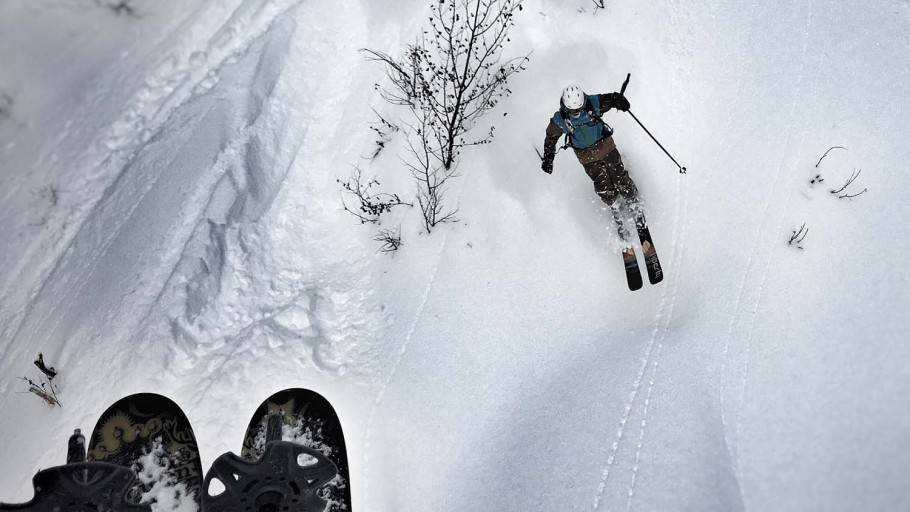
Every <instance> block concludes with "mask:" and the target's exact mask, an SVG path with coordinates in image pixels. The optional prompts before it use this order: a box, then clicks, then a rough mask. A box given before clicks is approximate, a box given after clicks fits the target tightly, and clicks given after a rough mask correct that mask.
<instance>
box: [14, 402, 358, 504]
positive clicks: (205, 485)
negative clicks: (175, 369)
mask: <svg viewBox="0 0 910 512" xmlns="http://www.w3.org/2000/svg"><path fill="white" fill-rule="evenodd" d="M86 449H87V454H86ZM86 455H88V460H89V462H87V461H86ZM349 482H350V479H349V474H348V461H347V453H346V450H345V444H344V435H343V434H342V431H341V424H340V422H339V420H338V416H337V415H336V413H335V410H334V409H333V408H332V406H331V404H329V402H328V401H327V400H326V399H325V398H323V397H322V396H321V395H319V394H318V393H316V392H313V391H310V390H306V389H300V388H293V389H286V390H284V391H279V392H278V393H275V394H273V395H272V396H270V397H269V398H267V399H266V400H265V401H264V402H262V404H261V405H260V406H259V408H258V409H256V412H255V413H254V414H253V417H252V419H251V420H250V423H249V426H248V428H247V431H246V434H245V435H244V438H243V447H242V450H241V454H240V456H237V455H235V454H233V453H226V454H224V455H222V456H221V457H218V459H216V460H215V462H214V463H213V464H212V467H211V469H210V470H209V472H208V474H206V475H204V478H203V473H202V464H201V461H200V458H199V448H198V446H197V444H196V437H195V434H194V433H193V429H192V427H191V426H190V423H189V420H188V419H187V417H186V415H185V414H184V413H183V411H182V410H181V409H180V407H179V406H178V405H177V404H175V403H174V402H173V401H171V400H170V399H168V398H167V397H164V396H161V395H157V394H154V393H139V394H136V395H131V396H128V397H126V398H123V399H121V400H119V401H117V402H116V403H114V404H113V405H112V406H110V407H109V408H108V409H107V410H106V411H105V412H104V413H103V414H102V415H101V417H100V419H99V420H98V423H97V425H96V426H95V429H94V430H93V431H92V433H91V437H90V441H89V443H88V445H87V446H86V442H85V437H84V436H82V434H81V433H80V431H79V430H78V429H77V430H76V432H75V434H73V436H72V437H70V442H69V447H68V451H67V464H66V465H64V466H57V467H53V468H49V469H46V470H43V471H39V472H38V474H36V475H35V477H34V479H33V484H34V487H35V497H34V498H33V499H32V500H31V501H30V502H28V503H23V504H19V505H8V504H2V503H0V512H8V511H10V512H11V511H29V512H52V511H53V512H60V511H68V512H90V511H91V512H97V511H105V512H127V511H132V512H150V511H151V510H153V509H152V508H151V507H150V503H151V504H154V503H156V502H157V504H158V508H159V509H162V507H164V508H167V509H168V510H171V509H175V510H176V509H177V507H178V504H179V509H180V510H187V509H193V510H202V511H203V512H235V511H236V512H240V511H252V512H278V511H289V512H340V511H342V510H343V511H348V512H349V511H350V510H351V490H350V485H349ZM187 502H188V503H187Z"/></svg>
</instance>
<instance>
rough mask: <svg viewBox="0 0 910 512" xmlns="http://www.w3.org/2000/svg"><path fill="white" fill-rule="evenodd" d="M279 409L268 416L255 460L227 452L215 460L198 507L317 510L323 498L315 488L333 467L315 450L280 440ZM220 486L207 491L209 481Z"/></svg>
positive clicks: (232, 511)
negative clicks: (263, 442) (221, 488)
mask: <svg viewBox="0 0 910 512" xmlns="http://www.w3.org/2000/svg"><path fill="white" fill-rule="evenodd" d="M283 422H284V420H283V414H281V413H280V412H274V413H272V414H270V415H269V418H268V428H267V434H266V445H265V449H264V451H263V453H262V456H261V457H260V458H259V460H256V461H247V460H244V459H242V458H240V457H238V456H237V455H235V454H233V453H225V454H224V455H222V456H220V457H218V458H217V459H215V462H214V463H212V468H211V469H210V470H209V472H208V473H207V474H206V476H205V482H204V483H203V484H202V489H203V496H202V509H203V510H213V511H214V510H217V511H219V512H241V511H248V510H258V511H261V512H271V511H276V512H277V511H279V510H281V511H289V512H316V511H318V512H321V511H323V510H326V506H327V505H328V501H327V500H326V499H325V498H323V497H322V496H320V495H319V490H320V489H322V487H323V486H325V485H326V484H328V483H329V482H331V481H332V480H333V479H334V478H335V477H336V476H337V475H338V468H337V467H336V466H335V464H334V463H333V462H332V461H331V460H329V459H328V457H326V456H325V455H323V454H322V453H321V452H319V451H317V450H313V449H311V448H306V447H304V446H301V445H299V444H294V443H290V442H287V441H281V424H282V423H283ZM215 481H219V482H221V484H222V485H223V486H224V491H222V492H220V493H216V494H214V495H213V489H212V485H213V483H214V482H215Z"/></svg>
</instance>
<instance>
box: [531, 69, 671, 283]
mask: <svg viewBox="0 0 910 512" xmlns="http://www.w3.org/2000/svg"><path fill="white" fill-rule="evenodd" d="M623 88H625V87H623ZM613 108H615V109H617V110H620V111H623V112H626V111H628V110H629V108H630V106H629V100H628V99H626V97H625V96H624V95H623V94H622V93H621V92H613V93H608V94H593V95H588V94H585V93H584V91H582V90H581V88H579V87H578V86H575V85H570V86H568V87H566V88H565V89H564V90H563V92H562V97H561V99H560V108H559V110H558V111H556V113H554V114H553V117H552V118H550V124H549V125H548V126H547V134H546V138H545V139H544V153H543V159H542V162H541V168H542V169H543V171H544V172H545V173H547V174H552V173H553V158H554V157H555V156H556V145H557V144H558V143H559V137H560V136H562V135H565V136H566V145H565V147H571V148H572V149H573V150H574V152H575V156H576V158H578V161H579V163H581V165H582V166H583V167H584V169H585V172H586V173H587V174H588V177H589V178H591V181H593V182H594V191H595V192H597V195H598V196H600V199H601V200H602V201H603V202H604V203H605V204H606V205H607V206H609V207H610V211H611V212H612V214H613V220H614V222H615V223H616V228H617V231H618V232H619V237H620V239H621V240H622V242H623V244H625V247H624V248H623V251H622V253H623V261H624V263H625V266H626V275H627V278H628V280H629V288H630V289H632V290H636V289H638V288H640V287H641V274H640V272H639V270H638V262H637V260H636V258H635V251H634V249H633V248H632V246H631V245H630V243H629V232H628V230H627V229H626V227H625V226H624V225H623V215H622V210H623V207H625V209H626V210H627V211H628V213H630V214H631V215H632V216H633V217H634V219H635V224H636V228H637V231H638V234H639V237H640V238H641V241H642V249H643V250H644V252H645V259H646V261H647V262H648V265H649V266H648V271H649V277H650V280H651V283H652V284H655V283H657V282H659V281H660V280H661V279H662V278H663V273H662V272H661V271H660V267H659V262H658V260H657V254H656V252H654V251H653V243H652V242H651V236H650V233H649V232H648V227H647V222H646V221H645V216H644V212H643V211H642V207H641V201H640V198H639V195H638V188H637V187H636V186H635V182H633V181H632V178H631V177H630V176H629V172H628V171H626V169H625V167H624V166H623V164H622V158H621V157H620V155H619V150H618V149H616V143H615V142H614V141H613V130H612V129H611V128H610V127H609V126H608V125H607V124H606V123H604V122H603V120H602V119H601V117H603V115H604V114H605V113H607V112H608V111H609V110H610V109H613ZM652 267H653V268H652Z"/></svg>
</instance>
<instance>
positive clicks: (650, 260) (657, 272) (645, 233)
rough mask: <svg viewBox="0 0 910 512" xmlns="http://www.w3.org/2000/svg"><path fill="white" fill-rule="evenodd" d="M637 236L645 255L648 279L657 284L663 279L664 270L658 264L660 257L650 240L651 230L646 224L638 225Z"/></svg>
mask: <svg viewBox="0 0 910 512" xmlns="http://www.w3.org/2000/svg"><path fill="white" fill-rule="evenodd" d="M638 238H639V240H640V241H641V250H642V252H643V253H644V256H645V268H646V269H647V271H648V281H650V282H651V284H657V283H659V282H661V281H663V279H664V271H663V268H662V267H661V266H660V258H658V257H657V249H656V248H655V247H654V242H653V241H652V240H651V232H650V231H649V230H648V226H647V224H645V225H643V226H639V227H638Z"/></svg>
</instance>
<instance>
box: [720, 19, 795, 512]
mask: <svg viewBox="0 0 910 512" xmlns="http://www.w3.org/2000/svg"><path fill="white" fill-rule="evenodd" d="M807 10H808V12H807V15H806V32H805V37H804V40H803V51H802V58H801V60H800V70H799V74H798V76H797V80H796V83H795V84H794V93H793V102H792V103H791V105H790V115H789V116H788V122H787V126H788V130H787V138H786V141H785V143H784V145H783V147H784V148H789V147H790V144H791V142H792V139H793V133H794V129H793V119H794V118H795V117H796V111H797V107H798V106H799V103H800V101H799V100H800V95H799V91H800V88H801V87H802V83H803V71H804V70H805V62H806V54H807V53H808V44H809V34H810V28H811V25H812V2H811V1H810V2H809V6H808V8H807ZM798 154H799V153H798ZM783 175H784V161H783V160H781V162H780V164H779V165H778V168H777V172H776V173H775V176H774V181H773V183H772V185H771V191H770V193H769V194H768V198H767V200H766V201H765V207H764V211H763V212H762V216H761V218H762V220H763V222H762V224H761V225H760V226H759V229H758V232H757V233H756V237H755V241H754V243H753V247H752V253H753V254H754V252H755V249H756V248H757V247H758V245H759V242H760V241H761V238H762V234H763V233H764V232H765V229H764V219H765V218H766V217H767V216H768V214H769V212H770V209H771V203H772V198H773V197H774V192H775V191H776V190H777V189H778V184H779V183H780V181H781V177H782V176H783ZM787 197H788V202H789V197H790V195H789V194H788V196H787ZM780 222H781V221H778V225H780ZM773 257H774V253H773V249H772V250H771V252H770V253H769V255H768V259H767V260H766V261H765V262H764V265H763V266H762V270H761V276H760V278H759V280H758V287H757V293H758V296H757V297H756V300H755V303H754V305H753V307H752V311H751V314H750V323H749V327H748V329H747V333H746V354H745V362H744V363H743V364H744V366H743V372H742V378H741V379H740V382H741V384H740V386H739V388H740V389H739V400H738V401H739V403H738V406H737V411H736V424H735V429H736V432H737V435H738V434H739V433H740V432H742V424H743V409H744V407H745V401H746V388H747V385H748V379H749V374H750V373H751V366H752V351H753V346H754V338H753V333H754V327H755V317H756V314H757V311H758V305H759V303H760V301H761V296H762V292H763V290H764V284H765V281H766V280H767V275H768V269H769V267H770V265H771V261H772V260H773ZM754 261H755V258H754V257H750V259H749V269H748V270H747V272H746V275H745V277H744V279H743V288H742V289H741V293H740V299H742V295H743V293H744V290H745V282H746V280H747V279H748V276H749V275H750V274H752V263H753V262H754ZM740 306H741V301H737V313H736V315H735V317H734V322H733V323H731V331H730V336H729V337H728V342H729V338H731V337H732V334H733V332H732V331H733V329H734V327H735V324H738V323H739V319H740V315H741V307H740ZM725 348H726V347H725ZM725 354H726V350H725ZM736 457H737V458H736V464H735V469H736V471H737V473H738V474H737V480H738V481H739V482H740V491H741V492H740V496H741V499H742V502H743V505H744V506H745V503H746V499H745V494H746V493H745V487H744V484H745V476H744V472H743V468H742V464H740V463H739V453H738V450H737V451H736Z"/></svg>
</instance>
